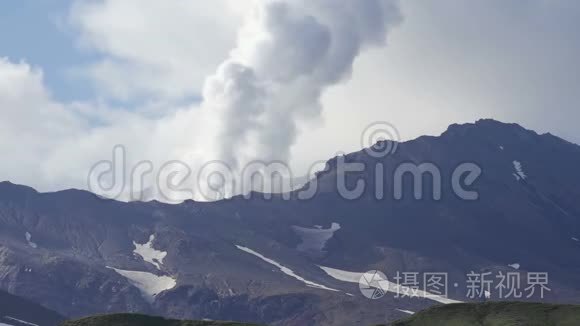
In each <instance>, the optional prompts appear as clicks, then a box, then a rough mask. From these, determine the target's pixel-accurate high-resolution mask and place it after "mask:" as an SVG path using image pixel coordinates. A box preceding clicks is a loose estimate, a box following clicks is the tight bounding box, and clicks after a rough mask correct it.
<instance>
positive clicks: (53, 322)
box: [0, 291, 64, 326]
mask: <svg viewBox="0 0 580 326" xmlns="http://www.w3.org/2000/svg"><path fill="white" fill-rule="evenodd" d="M62 321H64V317H63V316H61V315H59V314H57V313H56V312H54V311H51V310H48V309H46V308H44V307H42V306H40V305H38V304H36V303H33V302H30V301H28V300H25V299H22V298H19V297H17V296H14V295H11V294H8V293H6V292H4V291H0V324H8V325H14V326H20V325H26V323H33V324H37V325H40V326H57V325H60V323H61V322H62Z"/></svg>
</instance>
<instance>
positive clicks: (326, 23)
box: [203, 0, 400, 168]
mask: <svg viewBox="0 0 580 326" xmlns="http://www.w3.org/2000/svg"><path fill="white" fill-rule="evenodd" d="M399 21H400V17H399V12H398V9H397V7H396V6H395V5H394V3H393V2H391V1H382V0H368V1H362V2H361V1H357V2H351V1H348V2H345V3H344V4H343V5H342V6H336V5H335V3H333V2H332V1H328V0H310V1H258V2H256V7H255V8H254V12H253V14H252V15H250V16H248V18H247V19H246V21H245V23H244V26H243V27H242V29H241V33H240V35H239V38H238V43H237V47H236V48H235V49H234V50H233V51H232V55H231V57H230V58H229V59H227V60H226V61H225V62H223V63H222V65H221V66H220V68H219V69H218V73H217V74H216V75H214V76H212V77H210V78H208V80H207V83H206V87H205V89H204V103H203V106H204V107H205V108H206V109H209V110H214V111H216V112H217V114H219V115H220V117H221V120H222V121H223V126H222V127H221V129H220V130H221V132H220V133H219V134H218V139H219V140H218V145H219V153H220V156H219V159H221V160H223V161H225V162H226V163H227V164H229V165H230V166H232V167H234V168H239V167H240V166H241V165H243V163H244V162H248V161H251V160H252V159H260V160H265V161H268V162H269V161H274V160H280V161H283V162H287V161H288V160H289V159H290V150H291V147H292V145H294V143H295V140H296V137H297V134H298V130H297V122H298V120H312V119H316V118H317V117H318V116H319V115H320V112H321V110H322V107H321V105H320V97H321V95H322V93H323V92H324V91H325V90H326V88H328V87H330V86H332V85H334V84H337V83H339V82H341V81H344V80H346V79H348V77H349V76H350V74H351V71H352V65H353V63H354V60H355V59H356V57H357V56H358V55H359V54H360V53H361V52H362V51H363V50H365V49H367V48H369V47H372V46H381V45H383V44H384V43H385V41H386V37H387V32H388V29H389V28H390V27H391V26H393V25H395V24H397V23H398V22H399ZM248 149H250V150H251V151H252V152H251V153H248Z"/></svg>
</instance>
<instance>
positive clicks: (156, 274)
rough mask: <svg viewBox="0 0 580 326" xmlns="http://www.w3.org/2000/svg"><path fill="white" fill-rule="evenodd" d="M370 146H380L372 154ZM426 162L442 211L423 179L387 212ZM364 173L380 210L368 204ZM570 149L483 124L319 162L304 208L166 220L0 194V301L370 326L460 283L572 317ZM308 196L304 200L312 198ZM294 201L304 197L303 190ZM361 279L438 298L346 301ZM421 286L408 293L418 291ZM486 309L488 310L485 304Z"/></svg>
mask: <svg viewBox="0 0 580 326" xmlns="http://www.w3.org/2000/svg"><path fill="white" fill-rule="evenodd" d="M379 145H380V144H379ZM339 160H345V161H347V162H359V163H363V164H364V165H366V166H367V169H365V171H364V172H355V173H350V174H348V175H347V178H348V180H349V184H348V186H349V187H350V186H353V185H355V184H356V181H357V180H365V181H366V182H367V188H366V189H365V191H364V193H363V194H362V196H360V197H359V198H357V199H353V200H347V199H344V198H342V197H341V196H340V195H339V193H338V191H337V186H336V181H335V180H336V175H337V173H339V171H338V168H337V166H338V165H339V164H338V162H339ZM405 162H407V163H409V162H411V163H415V164H421V163H425V162H431V163H433V164H435V165H436V166H437V167H438V168H439V170H440V171H441V180H442V182H441V198H433V196H432V194H433V191H432V190H431V189H432V188H433V185H437V182H435V181H434V180H435V179H433V178H432V177H430V176H429V175H426V176H424V177H423V178H422V180H423V181H424V187H423V189H426V191H425V196H424V197H423V198H422V199H415V198H413V196H414V192H413V189H414V188H413V179H412V178H410V177H406V178H404V179H403V181H404V183H403V186H404V189H405V191H404V192H403V194H402V195H403V196H402V198H401V199H394V197H395V196H394V194H393V192H394V190H393V185H394V183H395V182H394V174H393V173H392V172H393V169H394V167H396V166H398V165H400V164H401V163H405ZM465 162H472V163H475V164H477V165H478V166H479V167H480V168H481V171H482V172H481V176H480V177H479V178H478V179H477V180H476V181H475V182H474V183H473V184H472V185H470V186H469V187H467V188H468V189H469V190H471V191H477V192H478V194H479V195H478V198H477V199H476V200H463V199H461V198H460V197H458V196H457V194H456V193H455V192H454V191H453V189H452V188H453V187H452V173H453V171H454V169H455V168H456V167H457V166H458V165H460V164H461V163H465ZM377 163H381V164H383V165H384V167H385V168H386V169H387V173H384V179H385V187H384V196H383V197H384V198H382V199H377V198H376V196H375V191H373V190H374V188H375V182H374V180H375V174H374V173H375V172H374V171H375V170H374V167H375V166H376V165H377ZM578 166H580V147H579V146H577V145H575V144H572V143H569V142H567V141H564V140H562V139H560V138H558V137H556V136H553V135H550V134H544V135H539V134H537V133H535V132H533V131H530V130H526V129H524V128H522V127H520V126H518V125H513V124H503V123H500V122H497V121H493V120H481V121H478V122H477V123H475V124H467V125H453V126H451V127H449V129H448V130H447V131H446V132H445V133H443V134H442V135H441V136H439V137H421V138H418V139H416V140H413V141H409V142H405V143H401V144H398V150H397V152H396V153H394V154H391V155H388V156H386V157H382V158H374V157H372V156H369V155H368V154H367V152H365V151H361V152H357V153H352V154H349V155H346V156H344V157H340V158H333V159H331V160H329V161H328V164H327V170H326V171H324V172H322V173H319V174H318V175H317V178H316V179H315V180H314V181H315V182H316V185H317V192H316V195H315V196H314V197H313V198H311V199H308V200H301V199H300V197H299V191H296V192H294V193H292V196H291V198H290V200H285V199H283V198H282V196H281V195H276V196H274V197H273V198H272V199H264V198H263V197H261V196H259V194H256V196H254V197H253V198H252V199H250V200H248V199H245V198H242V197H235V198H232V199H229V200H224V201H219V202H211V203H202V202H194V201H186V202H184V203H182V204H179V205H168V204H162V203H159V202H156V201H152V202H131V203H124V202H118V201H114V200H109V199H104V198H100V197H98V196H96V195H94V194H91V193H89V192H86V191H80V190H67V191H61V192H56V193H38V192H37V191H35V190H34V189H32V188H29V187H26V186H20V185H14V184H11V183H9V182H3V183H0V289H2V290H4V291H7V292H9V293H11V294H15V295H18V296H21V297H25V298H27V299H29V300H32V301H34V302H38V303H39V304H41V305H43V306H46V307H48V308H50V309H52V310H54V311H57V312H58V313H60V314H62V315H64V316H66V317H68V318H81V317H84V316H89V315H95V314H103V313H120V312H123V313H125V312H128V313H143V314H150V315H161V316H164V317H167V318H173V319H180V320H203V319H211V320H235V321H242V322H252V323H260V324H272V325H353V324H369V325H371V324H380V323H389V322H392V321H395V320H398V319H401V318H403V317H405V316H408V314H411V313H413V312H417V311H420V310H422V309H424V308H427V307H430V306H432V305H437V304H441V303H449V302H457V301H475V302H477V301H483V300H484V297H483V293H481V294H480V295H478V296H476V297H466V294H467V284H466V275H467V274H468V273H471V272H478V273H487V272H489V273H493V274H494V275H496V274H498V273H504V274H505V273H508V272H512V273H515V272H517V273H522V275H525V273H527V272H546V273H549V277H550V279H549V287H550V290H549V291H546V294H545V296H544V298H541V297H539V292H537V293H535V295H534V296H531V297H530V298H525V297H524V298H519V300H529V301H545V302H554V303H580V273H579V271H580V259H579V257H580V256H579V255H578V253H579V251H580V242H579V241H580V240H578V239H580V202H579V201H578V200H577V198H580V187H578V185H577V180H580V170H579V169H578ZM314 181H312V182H311V183H310V184H309V185H310V186H311V185H313V184H314V183H313V182H314ZM309 185H307V186H306V187H308V186H309ZM369 270H380V271H382V272H384V273H385V274H386V276H387V277H388V278H389V280H390V281H391V282H393V280H394V278H395V277H396V276H397V272H416V273H418V274H419V275H421V276H422V275H424V274H426V273H431V272H445V273H447V274H448V279H449V280H448V281H449V282H448V284H447V285H448V286H447V288H448V298H443V297H440V296H437V295H435V296H431V297H429V298H424V297H421V298H410V297H403V298H395V297H394V296H395V294H394V293H387V294H386V295H384V296H381V298H376V300H371V299H368V298H367V297H365V296H364V295H363V294H362V293H361V291H360V289H359V280H360V278H361V276H363V273H365V272H366V271H369ZM424 283H425V282H424V281H423V279H422V278H420V279H419V286H420V287H423V286H424V285H425V284H424ZM490 297H491V298H490V299H491V300H494V299H500V298H499V297H498V294H497V293H496V291H492V293H490Z"/></svg>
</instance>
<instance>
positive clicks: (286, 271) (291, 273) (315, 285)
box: [236, 245, 339, 292]
mask: <svg viewBox="0 0 580 326" xmlns="http://www.w3.org/2000/svg"><path fill="white" fill-rule="evenodd" d="M236 248H238V249H240V250H242V251H244V252H247V253H249V254H251V255H254V256H256V257H258V258H260V259H262V260H263V261H265V262H267V263H269V264H271V265H274V266H276V267H278V269H280V271H282V273H284V274H286V275H288V276H290V277H292V278H295V279H297V280H299V281H300V282H302V283H304V284H306V285H307V286H309V287H313V288H317V289H322V290H328V291H334V292H338V291H339V290H336V289H332V288H329V287H326V286H324V285H322V284H318V283H314V282H311V281H308V280H306V279H304V278H303V277H301V276H298V275H297V274H296V273H294V271H293V270H291V269H290V268H288V267H285V266H282V265H280V264H279V263H278V262H276V261H275V260H272V259H270V258H267V257H264V256H262V255H261V254H259V253H257V252H255V251H253V250H252V249H250V248H247V247H243V246H238V245H236Z"/></svg>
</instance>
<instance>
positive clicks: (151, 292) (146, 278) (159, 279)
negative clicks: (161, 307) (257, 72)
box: [107, 266, 177, 303]
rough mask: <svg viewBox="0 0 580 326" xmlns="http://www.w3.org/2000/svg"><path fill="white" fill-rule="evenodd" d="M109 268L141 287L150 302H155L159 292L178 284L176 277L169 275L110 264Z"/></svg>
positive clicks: (144, 296)
mask: <svg viewBox="0 0 580 326" xmlns="http://www.w3.org/2000/svg"><path fill="white" fill-rule="evenodd" d="M107 268H109V269H112V270H114V271H115V272H117V274H119V275H121V276H123V277H125V278H126V279H127V280H129V283H131V285H133V286H134V287H136V288H137V289H139V291H140V292H141V295H142V296H143V298H144V299H145V300H147V302H149V303H153V302H154V301H155V297H156V296H157V295H158V294H159V293H161V292H163V291H167V290H171V289H173V288H174V287H175V285H177V282H176V281H175V279H173V278H171V277H169V276H157V275H155V274H151V273H147V272H136V271H126V270H122V269H117V268H113V267H108V266H107Z"/></svg>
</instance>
